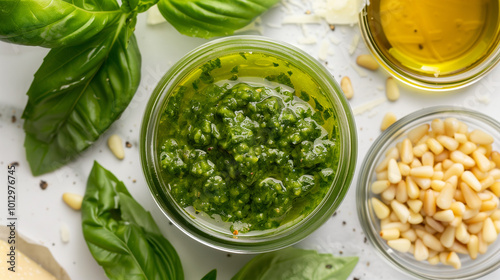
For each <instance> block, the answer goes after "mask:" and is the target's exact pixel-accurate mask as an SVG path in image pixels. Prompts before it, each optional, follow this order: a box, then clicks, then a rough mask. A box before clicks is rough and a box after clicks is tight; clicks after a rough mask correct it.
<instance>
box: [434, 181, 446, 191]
mask: <svg viewBox="0 0 500 280" xmlns="http://www.w3.org/2000/svg"><path fill="white" fill-rule="evenodd" d="M445 186H446V182H444V181H441V180H432V181H431V188H432V189H433V190H435V191H437V192H440V191H442V190H443V189H444V187H445Z"/></svg>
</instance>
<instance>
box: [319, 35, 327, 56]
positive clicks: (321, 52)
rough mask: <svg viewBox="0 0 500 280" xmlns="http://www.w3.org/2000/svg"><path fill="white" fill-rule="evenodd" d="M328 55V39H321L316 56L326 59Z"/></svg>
mask: <svg viewBox="0 0 500 280" xmlns="http://www.w3.org/2000/svg"><path fill="white" fill-rule="evenodd" d="M327 56H328V41H327V40H323V42H321V46H320V47H319V51H318V58H319V60H323V61H324V60H326V57H327Z"/></svg>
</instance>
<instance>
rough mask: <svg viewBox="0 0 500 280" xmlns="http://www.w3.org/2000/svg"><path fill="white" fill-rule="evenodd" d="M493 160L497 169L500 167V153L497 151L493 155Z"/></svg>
mask: <svg viewBox="0 0 500 280" xmlns="http://www.w3.org/2000/svg"><path fill="white" fill-rule="evenodd" d="M491 160H493V162H494V163H495V165H496V166H497V167H500V153H499V152H497V151H494V152H492V153H491Z"/></svg>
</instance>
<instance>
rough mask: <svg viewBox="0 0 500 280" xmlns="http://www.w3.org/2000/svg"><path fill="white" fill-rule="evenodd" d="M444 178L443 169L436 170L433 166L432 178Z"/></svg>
mask: <svg viewBox="0 0 500 280" xmlns="http://www.w3.org/2000/svg"><path fill="white" fill-rule="evenodd" d="M443 178H444V173H443V171H436V169H435V168H434V175H432V178H431V179H432V180H439V181H441V180H443Z"/></svg>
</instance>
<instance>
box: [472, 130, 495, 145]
mask: <svg viewBox="0 0 500 280" xmlns="http://www.w3.org/2000/svg"><path fill="white" fill-rule="evenodd" d="M469 139H470V141H472V142H474V143H476V144H477V145H488V144H492V143H493V136H491V135H489V134H488V133H486V132H484V131H482V130H479V129H476V130H473V131H472V132H471V133H470V134H469Z"/></svg>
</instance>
